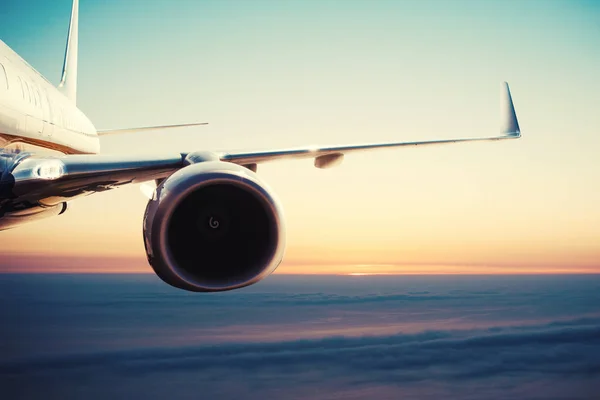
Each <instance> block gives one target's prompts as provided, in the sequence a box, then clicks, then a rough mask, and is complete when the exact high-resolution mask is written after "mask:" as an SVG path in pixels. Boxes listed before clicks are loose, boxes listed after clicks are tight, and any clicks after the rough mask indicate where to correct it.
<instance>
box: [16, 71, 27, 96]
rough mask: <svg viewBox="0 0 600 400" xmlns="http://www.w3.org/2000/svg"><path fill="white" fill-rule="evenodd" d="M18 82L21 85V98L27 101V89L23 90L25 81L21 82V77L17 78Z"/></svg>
mask: <svg viewBox="0 0 600 400" xmlns="http://www.w3.org/2000/svg"><path fill="white" fill-rule="evenodd" d="M17 80H18V81H19V85H21V97H23V99H25V88H23V81H22V80H21V77H20V76H18V77H17Z"/></svg>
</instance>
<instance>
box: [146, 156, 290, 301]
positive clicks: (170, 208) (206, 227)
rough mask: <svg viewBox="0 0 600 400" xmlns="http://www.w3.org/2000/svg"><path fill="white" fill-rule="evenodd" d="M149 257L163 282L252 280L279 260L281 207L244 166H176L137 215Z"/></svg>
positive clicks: (200, 284) (232, 284)
mask: <svg viewBox="0 0 600 400" xmlns="http://www.w3.org/2000/svg"><path fill="white" fill-rule="evenodd" d="M144 244H145V246H146V254H147V256H148V261H149V263H150V265H151V266H152V268H153V269H154V271H155V272H156V274H157V275H158V276H159V277H160V278H161V279H162V280H163V281H165V282H166V283H168V284H170V285H172V286H175V287H177V288H180V289H185V290H190V291H195V292H214V291H224V290H231V289H237V288H240V287H243V286H247V285H251V284H253V283H256V282H258V281H259V280H261V279H263V278H265V277H266V276H268V275H269V274H271V273H272V272H273V271H274V270H275V268H277V266H278V265H279V263H280V262H281V259H282V257H283V253H284V249H285V227H284V218H283V212H282V209H281V206H280V204H279V202H278V201H277V199H276V198H275V196H274V195H273V193H272V192H271V191H270V190H269V188H268V187H267V186H266V185H265V184H263V183H262V182H261V181H260V180H259V178H258V176H257V175H256V174H255V173H254V172H252V171H251V170H249V169H247V168H244V167H241V166H239V165H235V164H230V163H225V162H220V161H206V162H199V163H197V164H192V165H189V166H186V167H184V168H182V169H181V170H179V171H177V172H175V173H174V174H173V175H171V176H170V177H168V178H167V179H166V180H164V181H163V182H162V183H161V184H160V185H159V186H158V187H157V188H156V190H155V192H154V194H153V197H152V199H151V200H150V201H149V202H148V206H147V207H146V212H145V214H144Z"/></svg>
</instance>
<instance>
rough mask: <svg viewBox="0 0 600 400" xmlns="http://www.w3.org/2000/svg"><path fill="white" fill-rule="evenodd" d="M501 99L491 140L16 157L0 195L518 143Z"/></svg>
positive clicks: (65, 193) (66, 194)
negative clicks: (220, 164)
mask: <svg viewBox="0 0 600 400" xmlns="http://www.w3.org/2000/svg"><path fill="white" fill-rule="evenodd" d="M502 94H503V97H504V98H503V101H502V106H503V113H502V128H501V131H500V134H498V135H494V136H487V137H480V138H466V139H460V138H459V139H443V140H426V141H412V142H389V143H372V144H358V145H344V146H317V147H315V146H311V147H303V148H296V149H282V150H267V151H255V152H240V153H235V152H228V153H210V152H201V153H202V154H208V155H209V156H208V157H207V156H204V155H203V156H200V157H199V156H197V155H195V154H197V153H184V154H178V153H175V154H169V155H166V156H164V155H163V156H159V157H150V156H140V157H131V156H130V157H123V156H117V155H65V156H62V157H45V158H44V157H37V156H30V157H28V156H27V155H26V154H21V155H18V156H16V158H15V160H14V161H13V162H12V167H11V168H10V169H8V170H6V171H5V174H6V173H9V174H10V175H11V178H10V179H6V177H3V178H2V180H1V181H2V182H4V184H0V192H2V191H4V192H5V193H6V191H10V196H11V197H12V198H14V199H15V200H14V201H15V202H16V201H18V202H20V203H21V204H22V205H23V206H25V205H27V204H43V205H48V206H50V205H55V204H59V203H61V202H64V201H68V200H70V199H72V198H74V197H77V196H80V195H85V194H90V193H94V192H101V191H106V190H109V189H112V188H116V187H119V186H122V185H125V184H129V183H142V182H146V181H151V180H158V179H163V178H166V177H168V176H169V175H171V174H172V173H173V172H175V171H176V170H178V169H180V168H183V167H185V166H186V165H188V164H190V162H191V161H190V157H191V158H194V157H195V158H196V161H198V160H200V161H205V160H211V161H224V162H231V163H235V164H239V165H244V166H246V167H248V168H249V169H252V170H254V171H255V170H256V165H257V164H261V163H264V162H270V161H276V160H283V159H294V158H314V159H315V166H316V167H318V168H327V167H330V166H333V165H336V164H338V163H339V162H340V161H341V160H342V158H343V156H344V155H345V154H350V153H353V152H357V151H366V150H376V149H385V148H397V147H407V146H425V145H434V144H449V143H461V142H475V141H488V140H503V139H516V138H519V137H520V136H521V132H520V128H519V123H518V121H517V116H516V113H515V109H514V105H513V101H512V98H511V95H510V89H509V87H508V84H507V83H506V82H505V83H504V85H503V91H502ZM198 157H199V158H198ZM192 161H193V162H196V161H194V160H192ZM6 182H8V184H7V183H6ZM17 206H18V205H17Z"/></svg>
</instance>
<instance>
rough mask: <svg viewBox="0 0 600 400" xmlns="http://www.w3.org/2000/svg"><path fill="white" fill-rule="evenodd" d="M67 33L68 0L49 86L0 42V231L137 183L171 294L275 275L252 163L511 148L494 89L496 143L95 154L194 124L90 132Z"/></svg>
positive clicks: (507, 114) (152, 249) (150, 252)
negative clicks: (62, 45) (58, 71)
mask: <svg viewBox="0 0 600 400" xmlns="http://www.w3.org/2000/svg"><path fill="white" fill-rule="evenodd" d="M78 25H79V0H73V4H72V9H71V18H70V23H69V31H68V36H67V46H66V51H65V55H64V64H63V70H62V77H61V81H60V84H59V85H58V87H55V86H54V85H52V84H51V83H50V82H49V81H48V80H47V79H45V78H44V77H43V76H42V75H41V74H40V73H39V72H37V71H36V70H35V69H34V68H33V67H32V66H30V65H29V64H28V63H27V62H26V61H25V60H23V59H22V58H21V57H20V56H19V55H18V54H17V53H16V52H14V51H13V50H12V49H11V48H10V47H9V46H8V45H6V44H5V43H4V42H3V41H1V40H0V230H4V229H8V228H13V227H16V226H18V225H21V224H23V223H25V222H29V221H33V220H37V219H41V218H47V217H52V216H56V215H61V214H63V213H64V212H66V211H67V210H68V205H69V203H70V202H71V201H72V200H74V199H75V198H77V197H81V196H85V195H89V194H92V193H97V192H103V191H105V190H110V189H113V188H117V187H120V186H122V185H127V184H132V183H144V184H143V185H142V191H143V192H144V193H145V194H146V195H147V196H148V197H149V201H148V205H147V207H146V211H145V213H144V218H143V226H142V229H143V238H144V245H145V249H146V255H147V259H148V262H149V264H150V266H151V267H152V268H153V269H154V271H155V272H156V274H157V275H158V276H159V277H160V278H161V279H162V280H163V281H164V282H166V283H168V284H170V285H172V286H174V287H176V288H179V289H184V290H189V291H194V292H217V291H225V290H232V289H238V288H241V287H244V286H248V285H251V284H254V283H256V282H258V281H260V280H262V279H263V278H265V277H266V276H268V275H270V274H271V273H272V272H273V271H274V270H275V269H276V268H277V266H278V265H279V264H280V262H281V260H282V258H283V254H284V249H285V243H286V238H285V234H286V232H285V221H284V215H283V210H282V206H281V204H280V203H279V201H278V200H277V197H276V196H275V194H274V193H273V192H272V190H271V189H270V188H269V187H268V186H267V185H266V184H265V183H264V182H263V181H262V180H261V179H260V177H259V176H258V175H257V166H258V165H259V164H262V163H265V162H271V161H277V160H285V159H297V158H312V159H314V165H315V167H317V168H330V167H333V166H335V165H338V164H339V163H340V162H342V160H343V158H344V156H345V155H346V154H351V153H354V152H359V151H367V150H375V149H385V148H396V147H407V146H426V145H437V144H449V143H461V142H474V141H493V140H505V139H518V138H520V137H521V132H520V129H519V123H518V121H517V116H516V113H515V108H514V105H513V101H512V97H511V94H510V89H509V87H508V84H507V83H506V82H504V83H503V87H502V94H503V100H502V106H503V113H502V127H501V131H500V133H499V135H496V136H489V137H480V138H464V139H446V140H428V141H416V142H389V143H372V144H358V145H343V146H324V147H314V146H311V147H305V148H295V149H282V150H266V151H252V152H214V151H208V150H200V151H191V152H189V153H181V154H180V153H177V154H165V155H164V156H161V157H149V156H135V155H132V156H120V155H118V156H117V155H102V154H101V153H100V137H102V136H103V135H108V134H122V133H129V132H143V131H146V130H151V129H173V128H178V127H181V126H194V125H202V124H203V123H194V124H181V125H166V126H162V127H142V128H132V129H118V130H110V131H98V130H96V128H95V127H94V125H93V124H92V122H91V121H90V120H89V119H88V117H86V115H85V114H84V113H83V112H82V111H81V110H79V108H77V101H76V100H77V58H78Z"/></svg>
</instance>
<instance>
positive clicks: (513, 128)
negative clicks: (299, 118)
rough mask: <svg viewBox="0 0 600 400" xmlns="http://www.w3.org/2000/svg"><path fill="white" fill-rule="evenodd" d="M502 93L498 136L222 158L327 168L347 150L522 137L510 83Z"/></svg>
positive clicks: (261, 153) (242, 163) (276, 152)
mask: <svg viewBox="0 0 600 400" xmlns="http://www.w3.org/2000/svg"><path fill="white" fill-rule="evenodd" d="M502 96H503V99H502V102H501V105H502V127H501V131H500V134H499V135H495V136H489V137H480V138H468V139H444V140H425V141H416V142H388V143H368V144H358V145H348V146H325V147H318V146H313V147H304V148H296V149H285V150H269V151H257V152H242V153H225V154H222V155H221V160H222V161H229V162H232V163H236V164H241V165H255V164H260V163H264V162H267V161H275V160H282V159H293V158H314V159H315V166H316V167H317V168H327V167H329V166H333V165H337V164H338V163H339V162H341V160H342V158H343V156H344V154H348V153H352V152H357V151H365V150H376V149H386V148H394V147H406V146H424V145H434V144H448V143H460V142H476V141H487V140H501V139H516V138H519V137H521V131H520V128H519V122H518V121H517V115H516V113H515V108H514V105H513V101H512V97H511V95H510V89H509V87H508V83H506V82H504V84H503V90H502Z"/></svg>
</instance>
